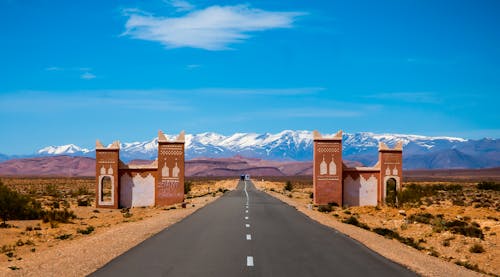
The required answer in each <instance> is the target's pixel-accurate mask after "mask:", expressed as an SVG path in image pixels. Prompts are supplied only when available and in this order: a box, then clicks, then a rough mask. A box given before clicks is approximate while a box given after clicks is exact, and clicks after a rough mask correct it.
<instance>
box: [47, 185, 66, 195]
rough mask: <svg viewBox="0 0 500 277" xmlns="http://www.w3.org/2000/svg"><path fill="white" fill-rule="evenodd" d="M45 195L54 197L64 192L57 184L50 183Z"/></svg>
mask: <svg viewBox="0 0 500 277" xmlns="http://www.w3.org/2000/svg"><path fill="white" fill-rule="evenodd" d="M44 193H45V195H48V196H53V197H61V196H62V193H61V191H60V190H58V189H57V186H56V185H54V184H48V185H46V186H45V191H44Z"/></svg>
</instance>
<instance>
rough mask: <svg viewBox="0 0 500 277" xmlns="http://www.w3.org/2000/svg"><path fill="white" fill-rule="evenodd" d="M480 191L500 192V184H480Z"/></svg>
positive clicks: (478, 186) (478, 185)
mask: <svg viewBox="0 0 500 277" xmlns="http://www.w3.org/2000/svg"><path fill="white" fill-rule="evenodd" d="M476 186H477V188H478V189H481V190H495V191H500V183H495V182H480V183H478V184H477V185H476Z"/></svg>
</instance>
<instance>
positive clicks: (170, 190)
mask: <svg viewBox="0 0 500 277" xmlns="http://www.w3.org/2000/svg"><path fill="white" fill-rule="evenodd" d="M157 172H158V173H157V178H156V188H155V205H156V206H168V205H172V204H177V203H182V202H183V201H184V143H183V142H162V141H159V142H158V171H157Z"/></svg>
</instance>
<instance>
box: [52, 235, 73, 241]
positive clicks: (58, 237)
mask: <svg viewBox="0 0 500 277" xmlns="http://www.w3.org/2000/svg"><path fill="white" fill-rule="evenodd" d="M71 236H72V235H71V234H62V235H60V236H57V237H56V239H60V240H66V239H69V238H71Z"/></svg>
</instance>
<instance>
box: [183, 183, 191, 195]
mask: <svg viewBox="0 0 500 277" xmlns="http://www.w3.org/2000/svg"><path fill="white" fill-rule="evenodd" d="M191 186H193V183H192V182H190V181H184V194H188V193H189V192H190V191H191Z"/></svg>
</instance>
